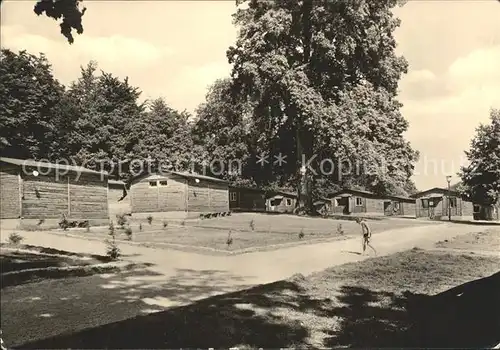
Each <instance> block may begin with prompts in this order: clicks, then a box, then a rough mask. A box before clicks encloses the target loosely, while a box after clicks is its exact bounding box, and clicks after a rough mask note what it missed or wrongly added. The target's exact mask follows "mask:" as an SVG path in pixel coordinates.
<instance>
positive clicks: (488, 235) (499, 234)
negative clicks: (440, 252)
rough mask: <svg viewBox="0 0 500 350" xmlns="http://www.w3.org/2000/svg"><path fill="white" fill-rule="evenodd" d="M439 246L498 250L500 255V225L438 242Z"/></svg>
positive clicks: (489, 250)
mask: <svg viewBox="0 0 500 350" xmlns="http://www.w3.org/2000/svg"><path fill="white" fill-rule="evenodd" d="M436 247H437V248H447V249H456V250H475V251H486V252H498V254H499V255H500V227H497V228H490V229H486V230H484V231H483V232H477V233H468V234H465V235H461V236H458V237H455V238H454V239H453V240H451V241H443V242H438V243H437V244H436Z"/></svg>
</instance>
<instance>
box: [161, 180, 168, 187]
mask: <svg viewBox="0 0 500 350" xmlns="http://www.w3.org/2000/svg"><path fill="white" fill-rule="evenodd" d="M167 185H168V181H167V180H161V181H160V186H167Z"/></svg>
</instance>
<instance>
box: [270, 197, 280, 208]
mask: <svg viewBox="0 0 500 350" xmlns="http://www.w3.org/2000/svg"><path fill="white" fill-rule="evenodd" d="M280 204H281V199H279V198H275V199H271V206H273V207H274V206H276V205H280Z"/></svg>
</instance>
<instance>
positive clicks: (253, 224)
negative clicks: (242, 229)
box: [249, 219, 255, 231]
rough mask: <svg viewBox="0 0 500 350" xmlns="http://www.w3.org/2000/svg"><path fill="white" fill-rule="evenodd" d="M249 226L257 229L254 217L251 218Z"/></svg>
mask: <svg viewBox="0 0 500 350" xmlns="http://www.w3.org/2000/svg"><path fill="white" fill-rule="evenodd" d="M249 226H250V229H251V230H252V231H254V230H255V221H254V220H253V219H252V220H250V224H249Z"/></svg>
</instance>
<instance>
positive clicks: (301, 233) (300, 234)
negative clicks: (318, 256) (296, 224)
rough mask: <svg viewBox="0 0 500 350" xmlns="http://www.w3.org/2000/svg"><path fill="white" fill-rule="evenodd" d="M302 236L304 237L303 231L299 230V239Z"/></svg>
mask: <svg viewBox="0 0 500 350" xmlns="http://www.w3.org/2000/svg"><path fill="white" fill-rule="evenodd" d="M304 236H305V234H304V229H301V230H300V232H299V239H302V238H304Z"/></svg>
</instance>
